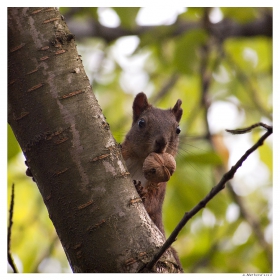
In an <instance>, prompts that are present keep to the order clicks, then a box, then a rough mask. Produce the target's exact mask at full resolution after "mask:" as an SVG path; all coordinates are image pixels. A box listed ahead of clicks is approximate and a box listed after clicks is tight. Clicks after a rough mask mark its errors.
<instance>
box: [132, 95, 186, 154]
mask: <svg viewBox="0 0 280 280" xmlns="http://www.w3.org/2000/svg"><path fill="white" fill-rule="evenodd" d="M181 104H182V101H181V100H180V99H178V100H177V102H176V104H175V105H174V107H173V108H172V109H167V110H162V109H159V108H155V107H153V106H152V105H151V104H149V102H148V99H147V96H146V95H145V94H144V93H143V92H141V93H138V94H137V95H136V97H135V99H134V102H133V106H132V108H133V122H132V127H131V130H130V131H129V133H128V135H127V141H129V144H130V145H131V148H132V151H133V153H134V154H136V155H137V156H138V157H143V158H145V157H146V156H147V155H148V154H149V153H151V152H155V153H164V152H167V153H170V154H172V155H173V156H175V154H176V152H177V147H178V143H179V137H178V136H179V134H180V132H181V129H180V127H179V122H180V120H181V117H182V114H183V110H182V108H181Z"/></svg>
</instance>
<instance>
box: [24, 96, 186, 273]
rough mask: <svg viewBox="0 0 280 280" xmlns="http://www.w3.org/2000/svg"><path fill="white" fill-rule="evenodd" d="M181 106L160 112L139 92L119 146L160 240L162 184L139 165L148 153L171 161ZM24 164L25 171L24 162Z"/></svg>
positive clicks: (174, 149)
mask: <svg viewBox="0 0 280 280" xmlns="http://www.w3.org/2000/svg"><path fill="white" fill-rule="evenodd" d="M181 104H182V101H181V100H180V99H178V100H177V102H176V104H175V105H174V107H173V108H172V109H167V110H162V109H159V108H156V107H153V106H152V105H151V104H149V103H148V99H147V96H146V95H145V94H144V93H143V92H140V93H138V94H137V95H136V97H135V99H134V101H133V106H132V108H133V121H132V127H131V129H130V130H129V132H128V133H127V135H126V137H125V140H124V142H123V143H122V144H121V152H122V156H123V158H124V160H125V162H126V165H127V168H128V171H129V173H130V175H131V177H132V179H133V181H134V185H135V187H136V190H137V192H138V194H139V196H140V197H141V199H142V201H143V204H144V207H145V209H146V211H147V213H148V214H149V216H150V218H151V219H152V221H153V222H154V224H155V225H156V226H157V227H158V229H159V230H160V231H161V232H162V234H163V235H164V237H165V232H164V227H163V223H162V205H163V201H164V196H165V190H166V182H160V183H155V182H151V181H148V180H147V179H146V178H145V177H144V174H143V163H144V160H145V159H146V157H147V156H148V155H149V154H150V153H152V152H155V153H169V154H171V155H172V156H173V157H175V155H176V153H177V149H178V144H179V134H180V132H181V129H180V127H179V122H180V120H181V117H182V114H183V110H182V108H181ZM25 163H26V165H27V167H28V164H27V162H25ZM26 175H27V176H30V177H32V179H33V181H35V179H34V178H33V175H32V172H31V170H30V168H29V167H28V168H27V170H26ZM171 250H172V253H173V255H174V257H175V259H176V261H177V263H178V265H179V268H180V269H181V271H183V269H182V266H181V263H180V261H179V258H178V255H177V252H176V251H175V250H174V249H173V248H172V247H171Z"/></svg>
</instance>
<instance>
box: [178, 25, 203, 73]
mask: <svg viewBox="0 0 280 280" xmlns="http://www.w3.org/2000/svg"><path fill="white" fill-rule="evenodd" d="M206 39H207V34H206V32H205V30H202V29H196V30H191V31H189V32H188V33H186V34H184V35H182V36H180V37H179V38H178V39H176V50H175V56H174V61H173V63H174V67H175V68H177V70H178V71H179V72H182V73H184V74H189V75H192V74H193V73H194V72H195V70H196V69H197V68H198V65H199V64H198V62H199V48H200V47H201V46H202V45H203V44H204V43H205V42H206Z"/></svg>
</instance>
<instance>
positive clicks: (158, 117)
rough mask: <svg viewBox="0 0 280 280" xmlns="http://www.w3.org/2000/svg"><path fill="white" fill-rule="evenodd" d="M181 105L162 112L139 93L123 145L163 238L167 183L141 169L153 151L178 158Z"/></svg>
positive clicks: (123, 153)
mask: <svg viewBox="0 0 280 280" xmlns="http://www.w3.org/2000/svg"><path fill="white" fill-rule="evenodd" d="M181 104H182V101H181V100H180V99H178V100H177V102H176V104H175V105H174V107H173V108H172V109H167V110H162V109H159V108H156V107H154V106H152V105H151V104H149V103H148V99H147V96H146V95H145V94H144V93H143V92H141V93H138V94H137V95H136V97H135V99H134V101H133V105H132V109H133V120H132V126H131V129H130V130H129V132H128V133H127V135H126V136H125V140H124V142H123V143H122V144H121V151H122V156H123V158H124V160H125V163H126V165H127V168H128V171H129V173H130V175H131V177H132V179H133V181H134V184H135V187H136V190H137V192H138V194H139V196H140V197H141V198H142V201H143V204H144V207H145V209H146V211H147V213H148V214H149V216H150V218H151V219H152V221H153V222H154V224H155V225H156V226H157V227H158V229H159V230H160V231H161V232H162V234H163V235H164V236H165V232H164V226H163V222H162V205H163V201H164V197H165V190H166V182H160V183H154V182H151V181H148V180H147V179H146V178H145V177H144V174H143V171H142V168H143V163H144V160H145V158H146V157H147V156H148V155H149V154H150V153H152V152H155V153H169V154H171V155H172V156H174V157H175V155H176V153H177V150H178V144H179V134H180V132H181V129H180V127H179V122H180V120H181V117H182V114H183V110H182V108H181ZM171 250H172V251H173V255H174V257H175V259H176V260H177V262H178V264H179V265H180V268H181V264H180V261H179V258H178V256H177V253H176V251H175V250H174V249H173V248H172V247H171ZM181 269H182V268H181Z"/></svg>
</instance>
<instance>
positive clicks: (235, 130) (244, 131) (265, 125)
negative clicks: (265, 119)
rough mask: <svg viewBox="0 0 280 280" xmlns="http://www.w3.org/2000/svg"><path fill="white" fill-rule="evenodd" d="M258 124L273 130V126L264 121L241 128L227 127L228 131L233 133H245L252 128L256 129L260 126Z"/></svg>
mask: <svg viewBox="0 0 280 280" xmlns="http://www.w3.org/2000/svg"><path fill="white" fill-rule="evenodd" d="M258 126H262V127H264V128H266V129H267V130H272V126H269V125H267V124H264V123H262V122H259V123H255V124H253V125H251V126H249V127H245V128H239V129H233V130H231V129H226V131H227V132H230V133H232V134H244V133H247V132H250V131H251V130H252V129H254V128H255V127H258Z"/></svg>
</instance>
